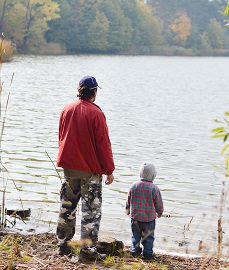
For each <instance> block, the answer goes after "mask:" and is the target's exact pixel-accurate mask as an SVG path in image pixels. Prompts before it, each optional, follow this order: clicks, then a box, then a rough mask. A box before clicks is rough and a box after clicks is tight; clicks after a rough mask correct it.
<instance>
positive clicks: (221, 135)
mask: <svg viewBox="0 0 229 270" xmlns="http://www.w3.org/2000/svg"><path fill="white" fill-rule="evenodd" d="M222 137H225V134H216V135H213V136H212V138H222Z"/></svg>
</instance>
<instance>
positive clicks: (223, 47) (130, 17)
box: [0, 0, 229, 56]
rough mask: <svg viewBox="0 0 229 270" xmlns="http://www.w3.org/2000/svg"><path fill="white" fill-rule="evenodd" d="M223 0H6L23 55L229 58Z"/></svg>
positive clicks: (0, 7) (7, 33)
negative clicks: (129, 55) (211, 56)
mask: <svg viewBox="0 0 229 270" xmlns="http://www.w3.org/2000/svg"><path fill="white" fill-rule="evenodd" d="M226 5H227V1H222V0H211V1H210V0H192V1H190V0H171V1H168V0H158V1H156V0H147V1H146V0H145V1H144V0H0V31H1V33H3V34H4V38H5V39H6V40H8V41H11V42H12V44H14V47H15V48H16V51H17V52H18V53H33V54H79V53H99V54H152V55H227V56H229V28H227V27H225V26H224V25H225V22H224V20H225V16H223V15H222V13H221V12H220V11H223V10H224V8H225V6H226Z"/></svg>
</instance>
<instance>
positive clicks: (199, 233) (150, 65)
mask: <svg viewBox="0 0 229 270" xmlns="http://www.w3.org/2000/svg"><path fill="white" fill-rule="evenodd" d="M228 66H229V58H220V57H215V58H212V57H203V58H199V57H155V56H102V55H79V56H77V55H76V56H18V57H15V58H14V60H13V62H11V63H4V64H3V66H2V71H1V80H2V83H3V93H2V117H3V116H4V114H5V109H4V108H5V104H6V100H7V96H8V93H9V92H10V97H9V103H8V108H7V110H6V118H5V127H4V135H3V140H2V153H1V161H2V164H3V166H4V167H3V169H2V172H1V185H0V189H1V191H2V190H3V187H4V186H5V185H6V191H7V193H6V207H7V208H8V209H19V208H21V203H22V204H23V207H24V208H31V211H32V213H31V217H30V219H29V220H28V221H25V222H26V224H25V223H24V222H22V221H20V220H18V219H17V220H16V230H17V231H21V230H22V231H23V232H27V231H29V230H30V229H31V228H32V229H34V230H35V232H37V233H40V232H47V231H53V232H54V231H55V226H56V221H57V218H58V211H59V206H60V203H59V190H60V185H61V182H60V179H59V177H58V174H57V172H56V170H55V167H54V164H55V160H56V156H57V150H58V144H57V139H58V122H59V116H60V112H61V110H62V108H63V107H64V105H66V104H67V103H70V102H72V101H73V100H75V99H76V95H77V85H78V81H79V80H80V79H81V78H82V77H83V76H85V75H92V76H94V77H96V79H97V81H98V83H99V85H100V86H101V87H102V89H101V90H99V91H98V95H97V99H96V104H98V105H99V106H100V107H101V108H102V110H103V111H104V113H105V115H106V118H107V123H108V127H109V132H110V138H111V142H112V148H113V153H114V160H115V166H116V170H115V172H114V176H115V181H114V183H113V184H112V185H110V186H105V185H104V186H103V217H102V222H101V229H100V235H112V236H114V237H116V238H117V239H119V240H122V241H124V243H125V244H126V245H129V244H130V243H131V236H130V220H129V217H127V216H126V214H125V200H126V194H127V192H128V190H129V187H130V185H131V184H132V182H134V181H137V180H138V179H139V172H138V170H139V166H140V164H141V163H142V162H144V161H150V162H153V163H154V164H155V167H156V170H157V177H156V179H155V184H157V185H158V187H159V188H160V189H161V193H162V196H163V200H164V207H165V214H168V215H170V217H162V218H160V219H157V225H156V233H155V237H156V239H155V251H158V252H159V251H163V252H179V253H198V249H199V243H200V241H202V243H203V246H204V248H203V251H204V252H205V251H206V250H207V251H209V250H211V251H213V252H214V251H215V250H216V246H217V229H218V228H217V220H218V218H219V216H220V213H221V212H220V209H221V206H222V213H223V214H222V216H223V219H222V226H223V231H224V234H223V245H224V248H223V252H224V253H225V254H226V255H229V254H228V245H229V237H228V232H229V215H228V212H229V207H228V196H227V202H224V203H223V204H222V203H221V202H220V200H221V194H222V189H223V187H224V189H226V192H227V194H228V179H226V180H225V177H224V176H223V175H222V173H221V172H220V171H218V170H217V169H215V167H214V165H219V166H221V165H223V158H222V156H220V151H221V149H222V147H223V142H222V141H221V140H219V139H212V138H211V136H212V133H211V130H212V129H213V128H215V127H217V126H218V125H217V124H216V123H215V122H214V120H215V119H223V117H224V112H225V111H228V110H229V91H228V83H227V79H228ZM12 76H13V80H12V84H11V79H12ZM58 172H59V174H60V175H61V176H63V175H62V170H61V168H58ZM104 179H105V178H104ZM224 181H225V183H226V184H225V186H223V183H224ZM15 185H16V187H17V189H16V188H15ZM0 196H1V197H0V199H1V200H2V193H0ZM80 215H81V213H80V207H79V209H78V219H77V228H76V236H75V237H76V238H78V237H79V231H80ZM7 219H8V220H9V221H11V222H12V221H13V219H12V218H10V217H8V216H7ZM8 225H10V223H9V222H8Z"/></svg>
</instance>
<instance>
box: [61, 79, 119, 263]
mask: <svg viewBox="0 0 229 270" xmlns="http://www.w3.org/2000/svg"><path fill="white" fill-rule="evenodd" d="M98 87H99V86H98V83H97V81H96V79H95V78H94V77H92V76H85V77H83V78H82V79H81V80H80V82H79V86H78V95H77V96H78V97H79V99H78V100H77V101H74V102H72V103H71V104H68V105H67V106H65V107H64V109H63V110H62V113H61V116H60V123H59V152H58V157H57V166H58V167H62V168H63V171H64V178H65V182H64V183H63V184H62V187H61V192H60V198H61V207H60V213H59V220H58V224H57V238H58V241H59V248H60V249H59V254H60V255H68V254H70V253H71V248H70V247H69V246H68V241H69V240H71V239H72V238H73V236H74V234H75V224H76V211H77V205H78V202H79V200H80V198H81V201H82V217H81V240H82V243H83V244H82V246H81V250H80V254H79V259H80V260H82V261H83V260H84V259H99V258H101V254H99V253H98V252H97V250H96V242H97V241H98V233H99V226H100V220H101V205H102V175H103V174H105V175H107V178H106V182H105V183H106V184H107V185H109V184H111V183H112V182H113V180H114V176H113V171H114V169H115V167H114V161H113V155H112V149H111V143H110V139H109V134H108V127H107V124H106V118H105V115H104V113H103V112H102V110H101V109H100V108H99V107H98V106H97V105H96V104H94V103H93V102H94V101H95V98H96V95H97V88H98ZM99 88H100V87H99Z"/></svg>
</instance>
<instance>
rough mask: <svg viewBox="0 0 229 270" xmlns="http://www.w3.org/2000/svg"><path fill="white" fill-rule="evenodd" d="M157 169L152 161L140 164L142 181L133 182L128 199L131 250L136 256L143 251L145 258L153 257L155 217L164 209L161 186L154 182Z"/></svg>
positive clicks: (127, 210) (159, 215) (127, 209)
mask: <svg viewBox="0 0 229 270" xmlns="http://www.w3.org/2000/svg"><path fill="white" fill-rule="evenodd" d="M156 174H157V172H156V169H155V167H154V165H153V164H152V163H147V162H144V163H142V164H141V166H140V181H137V182H136V183H134V184H132V186H131V188H130V190H129V193H128V197H127V201H126V212H127V214H128V215H130V217H131V231H132V245H131V247H130V252H131V253H132V255H133V256H134V257H138V256H140V255H141V253H142V248H141V247H140V241H141V242H142V245H143V259H144V260H151V259H152V258H153V242H154V230H155V225H156V222H155V219H156V218H157V217H161V216H162V213H163V211H164V208H163V201H162V197H161V193H160V190H159V188H158V187H157V186H156V185H155V184H154V183H153V180H154V179H155V177H156Z"/></svg>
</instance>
